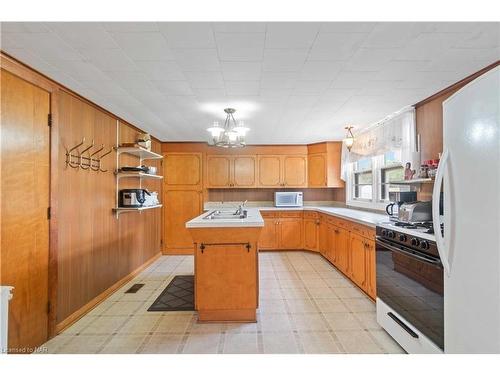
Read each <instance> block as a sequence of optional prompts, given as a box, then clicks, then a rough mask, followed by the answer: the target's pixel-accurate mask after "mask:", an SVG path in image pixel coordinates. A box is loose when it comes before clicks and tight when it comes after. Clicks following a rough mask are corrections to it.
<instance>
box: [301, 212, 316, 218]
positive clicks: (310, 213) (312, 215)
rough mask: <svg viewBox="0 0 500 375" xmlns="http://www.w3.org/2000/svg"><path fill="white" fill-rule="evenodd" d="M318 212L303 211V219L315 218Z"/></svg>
mask: <svg viewBox="0 0 500 375" xmlns="http://www.w3.org/2000/svg"><path fill="white" fill-rule="evenodd" d="M317 218H319V214H318V213H317V212H314V211H304V219H317Z"/></svg>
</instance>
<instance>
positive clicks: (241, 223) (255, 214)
mask: <svg viewBox="0 0 500 375" xmlns="http://www.w3.org/2000/svg"><path fill="white" fill-rule="evenodd" d="M213 210H214V209H212V210H208V212H204V213H203V214H201V215H200V216H197V217H195V218H194V219H192V220H189V221H188V222H187V223H186V228H239V227H245V228H248V227H263V226H264V219H262V216H261V214H260V211H259V209H258V208H257V207H247V208H245V210H246V211H247V217H246V218H244V219H204V217H205V216H208V215H210V213H211V212H212V211H213ZM224 211H233V212H234V210H230V209H224Z"/></svg>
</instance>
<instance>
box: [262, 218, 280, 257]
mask: <svg viewBox="0 0 500 375" xmlns="http://www.w3.org/2000/svg"><path fill="white" fill-rule="evenodd" d="M263 219H264V228H262V232H261V233H260V238H259V249H260V250H275V249H278V247H279V237H278V218H277V217H275V216H272V217H265V216H263Z"/></svg>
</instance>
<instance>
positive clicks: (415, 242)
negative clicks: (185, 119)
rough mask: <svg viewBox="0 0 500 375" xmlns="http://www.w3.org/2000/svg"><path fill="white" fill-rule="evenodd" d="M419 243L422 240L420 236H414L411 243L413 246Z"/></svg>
mask: <svg viewBox="0 0 500 375" xmlns="http://www.w3.org/2000/svg"><path fill="white" fill-rule="evenodd" d="M419 244H420V241H419V240H418V238H415V237H413V238H412V239H411V245H412V246H418V245H419Z"/></svg>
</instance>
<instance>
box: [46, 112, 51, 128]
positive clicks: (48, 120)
mask: <svg viewBox="0 0 500 375" xmlns="http://www.w3.org/2000/svg"><path fill="white" fill-rule="evenodd" d="M47 125H48V126H52V113H49V114H48V115H47Z"/></svg>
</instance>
